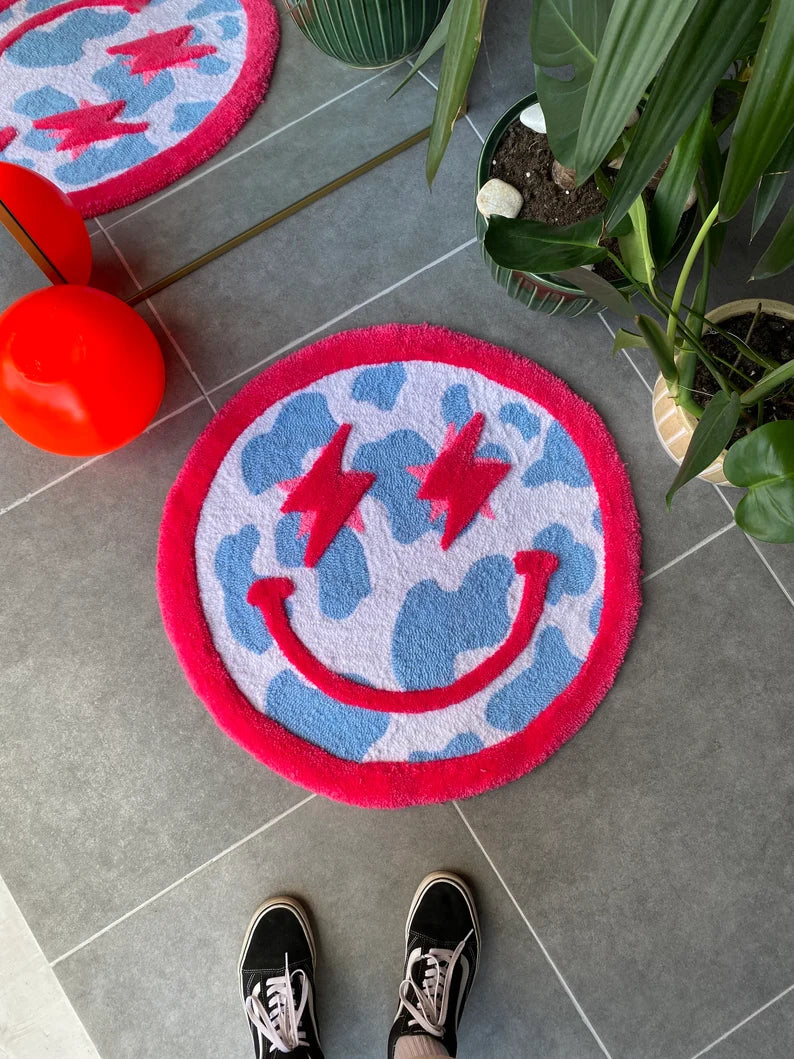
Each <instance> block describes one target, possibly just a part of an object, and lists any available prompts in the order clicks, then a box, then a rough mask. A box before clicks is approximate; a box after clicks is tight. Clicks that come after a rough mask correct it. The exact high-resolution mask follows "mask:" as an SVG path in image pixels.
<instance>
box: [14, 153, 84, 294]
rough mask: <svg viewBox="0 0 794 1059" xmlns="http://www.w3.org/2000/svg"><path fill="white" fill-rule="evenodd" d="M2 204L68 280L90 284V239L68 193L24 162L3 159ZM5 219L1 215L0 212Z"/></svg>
mask: <svg viewBox="0 0 794 1059" xmlns="http://www.w3.org/2000/svg"><path fill="white" fill-rule="evenodd" d="M0 203H2V204H3V205H4V206H6V208H7V209H8V210H10V212H11V213H12V214H13V215H14V218H15V220H16V221H17V222H18V223H19V224H20V225H21V226H22V227H23V228H24V229H25V231H26V232H27V233H28V235H29V236H30V237H31V239H32V240H33V241H34V243H36V245H37V246H38V247H39V249H40V250H41V251H42V253H43V254H44V255H45V256H46V257H48V258H49V259H50V261H51V262H52V263H53V265H55V267H56V268H57V269H58V271H59V272H60V273H61V275H62V276H63V278H64V279H65V280H67V281H68V282H69V283H88V280H89V277H90V275H91V239H90V238H89V235H88V231H87V229H86V226H85V221H84V220H83V218H82V215H81V213H80V211H79V210H78V208H77V207H76V206H75V205H74V203H73V202H72V201H71V199H70V198H69V196H68V195H66V194H64V192H63V191H61V189H60V188H59V187H57V186H56V185H55V184H53V183H52V181H50V180H47V179H46V178H45V177H43V176H40V175H39V174H38V173H34V172H33V170H32V169H26V168H25V166H23V165H13V164H12V163H11V162H0ZM0 219H2V214H0Z"/></svg>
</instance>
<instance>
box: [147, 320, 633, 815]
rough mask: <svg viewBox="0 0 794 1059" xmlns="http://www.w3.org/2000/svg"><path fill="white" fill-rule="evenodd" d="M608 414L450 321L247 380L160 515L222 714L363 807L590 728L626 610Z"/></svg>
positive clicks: (625, 560) (510, 766) (519, 760)
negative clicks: (606, 421)
mask: <svg viewBox="0 0 794 1059" xmlns="http://www.w3.org/2000/svg"><path fill="white" fill-rule="evenodd" d="M639 553H640V536H639V528H638V522H637V515H636V511H635V508H634V502H633V498H632V494H631V488H630V485H629V481H628V477H627V475H626V471H625V469H624V467H623V464H622V462H621V460H620V457H619V456H618V454H617V452H616V450H615V447H614V443H613V441H612V439H611V437H610V435H609V433H608V432H607V430H606V428H605V426H604V424H603V423H602V421H601V419H600V418H599V417H598V415H597V414H596V413H595V411H594V410H593V409H592V408H591V407H590V406H589V405H588V404H586V403H585V402H584V401H583V400H582V399H581V398H579V397H577V396H576V395H575V394H574V393H572V392H571V391H570V390H569V389H568V387H567V386H566V385H565V384H564V383H563V382H562V381H561V380H560V379H558V378H556V377H555V376H553V375H551V374H549V373H548V372H547V371H545V370H544V369H543V368H540V367H539V366H538V365H536V364H533V363H532V362H531V361H528V360H526V359H524V358H522V357H518V356H517V355H515V354H513V353H510V352H508V351H507V350H504V349H499V348H497V347H495V346H491V345H488V344H487V343H485V342H481V341H479V340H477V339H474V338H470V337H468V336H466V335H461V334H455V333H453V332H449V331H446V330H443V329H441V328H437V327H430V326H428V325H424V326H403V325H396V324H393V325H389V326H384V327H375V328H369V329H366V330H361V331H349V332H346V333H342V334H339V335H335V336H333V337H331V338H328V339H325V340H324V341H322V342H318V343H317V344H316V345H313V346H309V347H307V348H306V349H303V350H302V351H300V352H299V353H296V354H293V355H292V356H290V357H288V358H286V359H284V360H282V361H280V362H278V363H277V364H275V365H274V366H273V367H271V368H269V369H268V370H267V371H265V372H263V373H262V374H261V375H259V376H258V377H257V378H255V379H254V380H253V381H252V382H250V383H249V384H248V385H247V386H246V387H245V388H244V389H243V390H242V391H241V392H240V393H239V394H238V395H237V396H236V397H234V398H233V399H232V400H231V401H230V402H229V403H228V404H227V405H226V406H225V407H224V408H223V409H222V411H221V412H220V413H219V414H218V415H217V416H216V417H215V419H213V421H212V422H211V423H210V425H209V426H208V427H207V429H206V430H205V432H204V433H203V434H202V436H201V437H200V438H199V440H198V441H197V442H196V444H195V446H194V448H193V450H192V451H191V453H190V455H189V456H188V459H187V461H186V463H185V465H184V467H183V469H182V471H181V473H180V475H179V477H178V478H177V481H176V483H175V485H174V486H173V488H172V490H171V493H170V494H169V497H168V500H167V502H166V506H165V513H164V516H163V522H162V528H161V535H160V550H159V557H158V569H157V577H158V591H159V596H160V603H161V607H162V612H163V617H164V620H165V626H166V629H167V632H168V635H169V637H170V639H171V641H172V643H173V645H174V647H175V649H176V652H177V654H178V656H179V659H180V661H181V663H182V666H183V667H184V669H185V672H186V674H187V676H188V679H189V680H190V683H191V684H192V686H193V688H194V690H195V691H196V693H197V694H198V695H199V696H200V697H201V698H202V699H203V700H204V702H205V703H206V705H207V707H208V709H209V710H210V711H211V712H212V714H213V715H214V717H215V719H216V721H217V722H218V724H219V725H220V726H221V728H222V729H223V730H224V731H225V732H226V733H227V734H228V735H230V736H231V737H232V738H233V739H235V740H237V742H239V743H240V744H241V745H242V746H243V747H245V749H246V750H248V751H249V752H250V753H252V754H253V755H255V756H256V757H257V758H259V760H260V761H263V762H264V763H265V764H267V765H269V766H270V767H271V768H273V769H275V770H276V771H277V772H280V773H281V774H282V775H284V776H286V777H288V778H289V779H291V780H294V781H295V782H297V783H300V784H302V785H304V786H305V787H308V788H310V789H311V790H314V791H318V792H320V793H322V794H325V795H328V796H329V797H331V798H337V799H339V800H341V801H346V802H351V803H354V804H356V805H363V806H372V807H397V806H406V805H414V804H418V803H423V802H433V801H443V800H445V799H448V798H457V797H465V796H467V795H473V794H477V793H479V792H481V791H484V790H487V789H488V788H490V787H494V786H497V785H499V784H502V783H505V782H507V781H508V780H512V779H515V778H516V777H518V776H521V775H522V774H523V773H525V772H527V771H528V770H529V769H531V768H533V767H534V766H535V765H537V764H539V763H540V762H541V761H544V760H545V759H546V758H547V757H548V756H549V755H550V754H552V753H553V752H554V751H555V750H556V749H557V748H558V747H559V746H560V745H561V744H562V743H563V742H565V740H566V739H568V738H569V737H570V736H572V735H573V734H574V732H576V730H577V729H578V728H579V727H580V726H581V725H582V724H583V723H584V722H585V721H586V720H587V718H588V717H589V716H590V714H591V713H592V712H593V710H594V709H595V707H596V705H597V704H598V702H599V701H600V700H601V698H602V697H603V696H604V694H605V693H606V691H607V690H608V688H609V687H610V685H611V684H612V681H613V679H614V676H615V673H616V671H617V669H618V667H619V665H620V663H621V661H622V659H623V655H624V653H625V651H626V649H627V647H628V644H629V641H630V639H631V636H632V634H633V631H634V627H635V624H636V621H637V616H638V611H639V605H640V592H639V573H640V569H639V562H640V554H639Z"/></svg>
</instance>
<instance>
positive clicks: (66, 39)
mask: <svg viewBox="0 0 794 1059" xmlns="http://www.w3.org/2000/svg"><path fill="white" fill-rule="evenodd" d="M129 21H130V16H129V15H127V14H124V13H122V12H115V13H113V14H102V13H100V12H99V11H90V10H84V11H75V12H73V13H72V14H71V15H66V17H65V18H62V19H60V21H59V22H57V23H56V25H55V27H54V29H31V30H29V31H28V32H27V33H26V34H25V35H24V36H22V37H20V38H19V40H17V41H15V42H14V43H13V44H12V45H11V47H10V48H8V49H7V51H6V56H7V57H8V60H9V61H10V62H12V63H14V65H15V66H24V67H27V68H28V69H35V68H39V69H43V68H44V67H48V66H71V65H72V63H76V62H77V61H78V60H79V59H81V58H82V57H83V45H84V44H85V43H86V42H87V41H89V40H96V39H97V38H99V37H107V36H109V35H110V34H111V33H118V31H119V30H121V29H124V27H125V26H126V25H127V23H128V22H129ZM51 113H52V112H51Z"/></svg>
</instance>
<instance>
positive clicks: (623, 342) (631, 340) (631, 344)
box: [612, 327, 648, 353]
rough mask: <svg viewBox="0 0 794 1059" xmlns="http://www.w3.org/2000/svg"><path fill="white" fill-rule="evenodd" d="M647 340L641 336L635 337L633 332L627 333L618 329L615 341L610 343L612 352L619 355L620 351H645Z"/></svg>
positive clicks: (622, 328) (623, 329)
mask: <svg viewBox="0 0 794 1059" xmlns="http://www.w3.org/2000/svg"><path fill="white" fill-rule="evenodd" d="M647 348H648V340H647V338H643V337H642V335H636V334H635V333H634V332H633V331H627V330H626V329H625V328H624V327H621V328H619V329H618V331H617V333H616V334H615V341H614V342H613V343H612V352H613V353H619V352H620V351H621V349H647Z"/></svg>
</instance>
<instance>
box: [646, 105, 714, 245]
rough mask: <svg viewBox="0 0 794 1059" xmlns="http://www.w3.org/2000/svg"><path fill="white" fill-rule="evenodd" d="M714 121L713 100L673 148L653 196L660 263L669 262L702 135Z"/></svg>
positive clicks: (653, 235)
mask: <svg viewBox="0 0 794 1059" xmlns="http://www.w3.org/2000/svg"><path fill="white" fill-rule="evenodd" d="M710 120H711V97H710V96H709V98H708V99H707V100H706V102H705V103H704V104H703V106H702V107H701V108H700V113H699V114H698V115H697V117H696V118H695V120H694V121H693V122H692V124H691V125H690V126H689V128H688V129H687V130H686V132H685V133H684V135H683V136H682V137H681V139H680V140H679V141H678V143H677V144H676V145H675V147H674V149H673V154H672V156H671V158H670V163H669V165H668V166H667V169H665V171H664V173H662V179H661V180H660V181H659V186H658V187H657V189H656V193H655V194H654V196H653V202H652V203H651V209H650V214H649V216H648V229H649V231H650V234H651V246H652V247H653V252H654V254H655V255H656V260H657V261H659V262H662V263H663V262H665V261H668V260H669V258H670V251H671V250H672V248H673V243H674V242H675V237H676V233H677V231H678V225H679V224H680V223H681V217H682V215H683V212H684V204H685V203H686V200H687V197H688V196H689V192H690V191H691V190H692V185H693V184H694V183H695V179H696V177H697V174H698V169H699V168H700V158H701V155H702V153H703V136H704V134H705V131H706V125H708V124H709V122H710Z"/></svg>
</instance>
